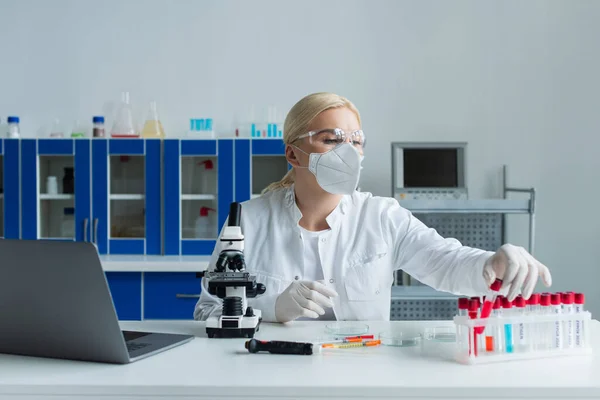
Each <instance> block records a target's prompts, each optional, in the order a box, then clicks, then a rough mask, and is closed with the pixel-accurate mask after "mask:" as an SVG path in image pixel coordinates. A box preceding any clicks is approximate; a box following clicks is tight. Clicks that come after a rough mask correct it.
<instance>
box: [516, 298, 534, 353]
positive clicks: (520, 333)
mask: <svg viewBox="0 0 600 400" xmlns="http://www.w3.org/2000/svg"><path fill="white" fill-rule="evenodd" d="M526 305H527V301H525V299H524V298H523V296H521V295H519V296H517V298H516V299H515V307H516V308H515V310H514V314H515V316H517V317H519V318H521V317H524V316H525V315H526V310H525V306H526ZM513 328H514V329H513V332H514V333H516V336H517V340H516V342H517V345H516V348H517V349H518V351H519V352H525V351H531V347H530V343H531V340H529V341H528V339H529V338H528V337H527V334H526V331H527V328H528V327H527V328H526V327H525V323H524V322H523V321H521V322H519V323H518V324H514V327H513Z"/></svg>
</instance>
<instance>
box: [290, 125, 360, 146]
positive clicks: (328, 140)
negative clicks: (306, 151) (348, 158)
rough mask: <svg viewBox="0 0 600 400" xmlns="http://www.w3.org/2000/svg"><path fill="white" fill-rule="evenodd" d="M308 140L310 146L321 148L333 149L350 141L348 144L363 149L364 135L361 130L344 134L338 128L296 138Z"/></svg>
mask: <svg viewBox="0 0 600 400" xmlns="http://www.w3.org/2000/svg"><path fill="white" fill-rule="evenodd" d="M306 137H307V138H308V139H309V142H310V143H311V144H315V145H319V146H323V147H331V148H333V147H335V146H337V145H339V144H341V143H344V142H346V141H347V140H348V139H350V144H352V145H353V146H354V147H356V148H358V149H363V148H364V147H365V134H364V132H363V131H362V129H359V130H356V131H352V132H346V131H344V130H343V129H340V128H331V129H320V130H318V131H310V132H308V133H305V134H303V135H301V136H299V137H298V139H304V138H306Z"/></svg>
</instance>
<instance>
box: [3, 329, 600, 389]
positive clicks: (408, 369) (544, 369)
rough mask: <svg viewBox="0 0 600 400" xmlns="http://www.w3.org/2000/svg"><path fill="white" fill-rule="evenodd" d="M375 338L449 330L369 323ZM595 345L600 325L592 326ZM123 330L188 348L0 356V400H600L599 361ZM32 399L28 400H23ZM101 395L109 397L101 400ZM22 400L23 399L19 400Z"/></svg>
mask: <svg viewBox="0 0 600 400" xmlns="http://www.w3.org/2000/svg"><path fill="white" fill-rule="evenodd" d="M327 323H328V322H321V321H307V322H304V321H302V322H300V321H296V322H294V323H291V324H289V325H287V326H285V325H279V324H264V323H263V324H262V325H261V330H260V332H259V333H258V334H257V335H256V337H257V338H258V339H267V340H297V341H307V340H315V339H317V338H318V337H319V336H321V335H324V334H325V330H324V328H325V325H326V324H327ZM367 324H368V325H369V326H370V327H371V332H373V333H377V332H379V331H381V330H383V329H385V328H386V327H389V326H390V325H394V326H396V327H399V328H402V329H409V328H413V329H414V328H415V327H416V328H417V329H422V328H423V327H425V326H441V325H451V323H450V322H448V321H445V322H439V321H437V322H436V321H419V322H391V323H389V322H376V323H373V322H367ZM592 325H593V340H594V344H593V346H594V347H595V348H596V349H597V348H598V346H599V345H600V323H599V322H598V321H592ZM121 326H122V328H123V329H129V330H152V331H161V332H173V333H192V334H194V335H196V336H197V338H195V339H194V340H193V341H192V342H190V343H187V344H185V345H183V346H180V347H176V348H174V349H172V350H169V351H166V352H164V353H160V354H158V355H155V356H153V357H149V358H147V359H143V360H140V361H138V362H136V363H133V364H129V365H110V364H95V363H86V362H75V361H66V360H52V359H40V358H28V357H20V356H12V355H0V398H5V397H10V398H14V397H17V396H19V395H21V396H24V398H41V397H43V396H44V395H46V396H55V397H52V398H53V399H66V398H69V399H73V398H84V396H85V398H86V399H89V398H93V399H100V398H102V399H106V398H117V397H118V398H126V399H141V398H144V397H148V398H178V399H182V398H184V399H192V398H195V399H198V398H201V399H216V398H219V399H233V398H236V399H237V398H240V399H241V398H243V399H264V398H277V399H291V398H295V399H297V398H317V399H325V398H340V399H342V398H343V399H354V398H356V399H357V398H365V397H366V398H391V397H396V398H417V397H418V398H453V399H456V398H463V399H464V398H494V399H497V398H511V399H517V398H518V399H521V398H553V399H555V398H564V399H574V398H583V397H586V398H589V397H600V358H598V357H597V356H596V355H591V356H577V357H564V358H547V359H538V360H528V361H512V362H508V363H496V364H488V365H473V366H467V365H462V364H458V363H456V362H454V361H453V360H451V359H450V356H449V354H444V352H439V353H437V352H436V354H435V355H430V356H426V355H424V354H422V353H421V352H420V351H419V348H397V347H388V346H381V347H377V348H363V349H352V350H334V351H330V352H328V353H326V354H320V355H312V356H297V355H275V354H268V353H260V354H250V353H248V352H247V351H246V350H245V349H244V346H243V343H244V341H245V339H208V338H206V335H205V331H204V324H203V323H201V322H195V321H144V322H122V323H121ZM28 396H29V397H28ZM89 396H92V397H89ZM101 396H106V397H101ZM19 398H20V397H19Z"/></svg>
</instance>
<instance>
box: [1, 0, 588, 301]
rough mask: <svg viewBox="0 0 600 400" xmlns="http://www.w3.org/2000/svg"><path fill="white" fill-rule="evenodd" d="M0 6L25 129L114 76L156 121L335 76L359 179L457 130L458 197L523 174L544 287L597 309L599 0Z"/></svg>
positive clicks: (383, 190)
mask: <svg viewBox="0 0 600 400" xmlns="http://www.w3.org/2000/svg"><path fill="white" fill-rule="evenodd" d="M0 15H1V16H2V23H1V24H0V50H1V52H2V56H1V62H0V117H2V120H3V121H5V117H6V115H12V114H17V115H19V116H21V118H22V121H23V122H22V127H23V129H24V131H25V136H32V135H35V134H36V132H38V130H39V129H40V127H41V126H42V125H44V124H47V123H48V122H50V121H51V118H52V117H54V116H58V117H60V118H62V119H66V120H68V121H69V122H70V120H72V119H74V118H82V119H85V120H89V119H90V116H91V115H93V114H98V113H108V112H110V111H111V109H110V102H113V101H115V100H118V99H119V94H120V92H121V91H122V90H129V91H130V92H131V96H132V101H133V102H134V104H135V108H136V110H137V111H138V112H139V116H140V117H142V118H143V116H144V113H145V109H146V102H147V101H149V100H150V99H151V98H155V99H156V100H157V101H158V104H159V111H160V112H161V116H162V120H163V123H164V125H165V127H166V129H167V131H168V132H181V131H183V130H185V129H186V127H187V124H188V122H187V121H188V119H189V118H190V117H191V116H196V115H210V116H214V118H215V120H216V124H217V127H219V128H222V127H225V128H229V126H230V124H231V123H232V119H233V118H234V116H235V115H236V113H240V112H245V111H247V110H248V107H249V106H251V105H255V106H256V107H257V109H258V107H262V106H266V105H269V104H272V105H276V106H277V107H278V109H279V110H281V111H284V110H287V109H289V107H291V106H292V104H293V103H294V102H295V101H297V100H298V99H299V98H300V97H302V96H303V95H305V94H307V93H309V92H313V91H334V92H338V93H340V94H342V95H345V96H348V97H349V98H350V99H351V100H353V101H354V102H355V103H356V104H357V106H358V107H359V109H360V111H361V113H362V116H363V119H364V129H365V131H366V132H367V134H368V135H369V147H368V152H367V158H366V160H365V169H364V173H365V184H364V185H363V187H364V189H365V190H369V191H372V192H374V193H375V194H379V195H389V194H390V186H391V173H390V165H391V164H390V157H389V154H390V142H391V141H411V140H419V141H423V140H444V141H467V142H469V153H468V181H467V183H468V187H469V190H470V194H471V195H472V197H489V196H494V197H496V196H499V195H500V188H501V186H500V185H501V182H500V180H499V171H500V169H501V166H502V164H508V165H509V167H510V183H511V184H512V185H514V186H523V187H530V186H535V187H536V188H537V189H538V191H539V202H538V209H537V228H538V234H537V242H536V245H537V252H536V255H537V257H538V258H539V259H540V260H542V261H543V262H545V263H547V264H548V265H549V266H550V268H551V269H552V272H553V276H554V283H555V285H554V286H553V290H582V291H585V292H586V294H587V296H588V299H589V302H590V303H591V308H592V310H593V311H595V312H600V291H598V290H597V289H596V285H597V282H598V280H599V279H598V278H599V277H600V274H599V273H598V271H597V268H598V262H597V260H598V258H599V257H600V246H598V238H599V237H600V229H599V228H598V226H600V217H599V214H598V211H597V208H596V207H595V205H596V198H597V197H599V195H600V192H599V190H598V184H597V181H598V167H599V166H600V162H599V161H598V158H597V150H596V146H599V145H600V139H599V133H600V117H598V112H597V109H598V108H599V106H600V103H599V101H598V93H600V80H599V79H598V77H597V74H598V71H600V43H599V39H598V38H600V25H599V24H598V23H597V21H598V19H599V17H600V2H597V1H593V0H588V1H583V0H578V1H535V0H530V1H518V0H512V1H500V0H497V1H480V0H472V1H458V0H455V1H416V0H415V1H397V0H389V1H366V0H365V1H314V0H313V1H277V0H273V1H266V0H264V1H263V0H261V1H257V0H253V1H191V0H187V1H185V0H179V1H166V0H165V1H160V0H146V1H141V0H140V1H118V0H110V1H76V0H72V1H68V0H54V1H42V0H40V1H32V0H19V1H17V0H12V1H10V0H3V1H2V2H0ZM109 124H110V121H109ZM512 221H513V220H512V219H511V228H512V229H511V235H510V237H509V239H510V240H511V241H514V242H516V243H518V244H523V245H524V244H526V242H525V239H526V231H525V229H526V224H525V223H524V222H525V221H524V219H523V218H521V219H520V220H518V221H515V222H514V223H512ZM540 289H541V287H540Z"/></svg>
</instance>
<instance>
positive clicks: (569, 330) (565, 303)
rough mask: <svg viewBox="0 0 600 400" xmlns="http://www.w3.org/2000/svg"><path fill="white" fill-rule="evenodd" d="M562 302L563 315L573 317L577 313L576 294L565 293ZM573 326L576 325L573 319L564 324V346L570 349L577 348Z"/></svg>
mask: <svg viewBox="0 0 600 400" xmlns="http://www.w3.org/2000/svg"><path fill="white" fill-rule="evenodd" d="M561 300H562V312H563V314H568V315H573V314H574V313H575V310H574V307H573V302H574V301H575V293H573V292H567V293H563V294H562V296H561ZM573 325H574V324H573V320H572V319H569V320H567V321H564V322H563V332H564V345H565V347H566V348H568V349H572V348H573V347H574V346H575V339H574V337H573Z"/></svg>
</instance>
